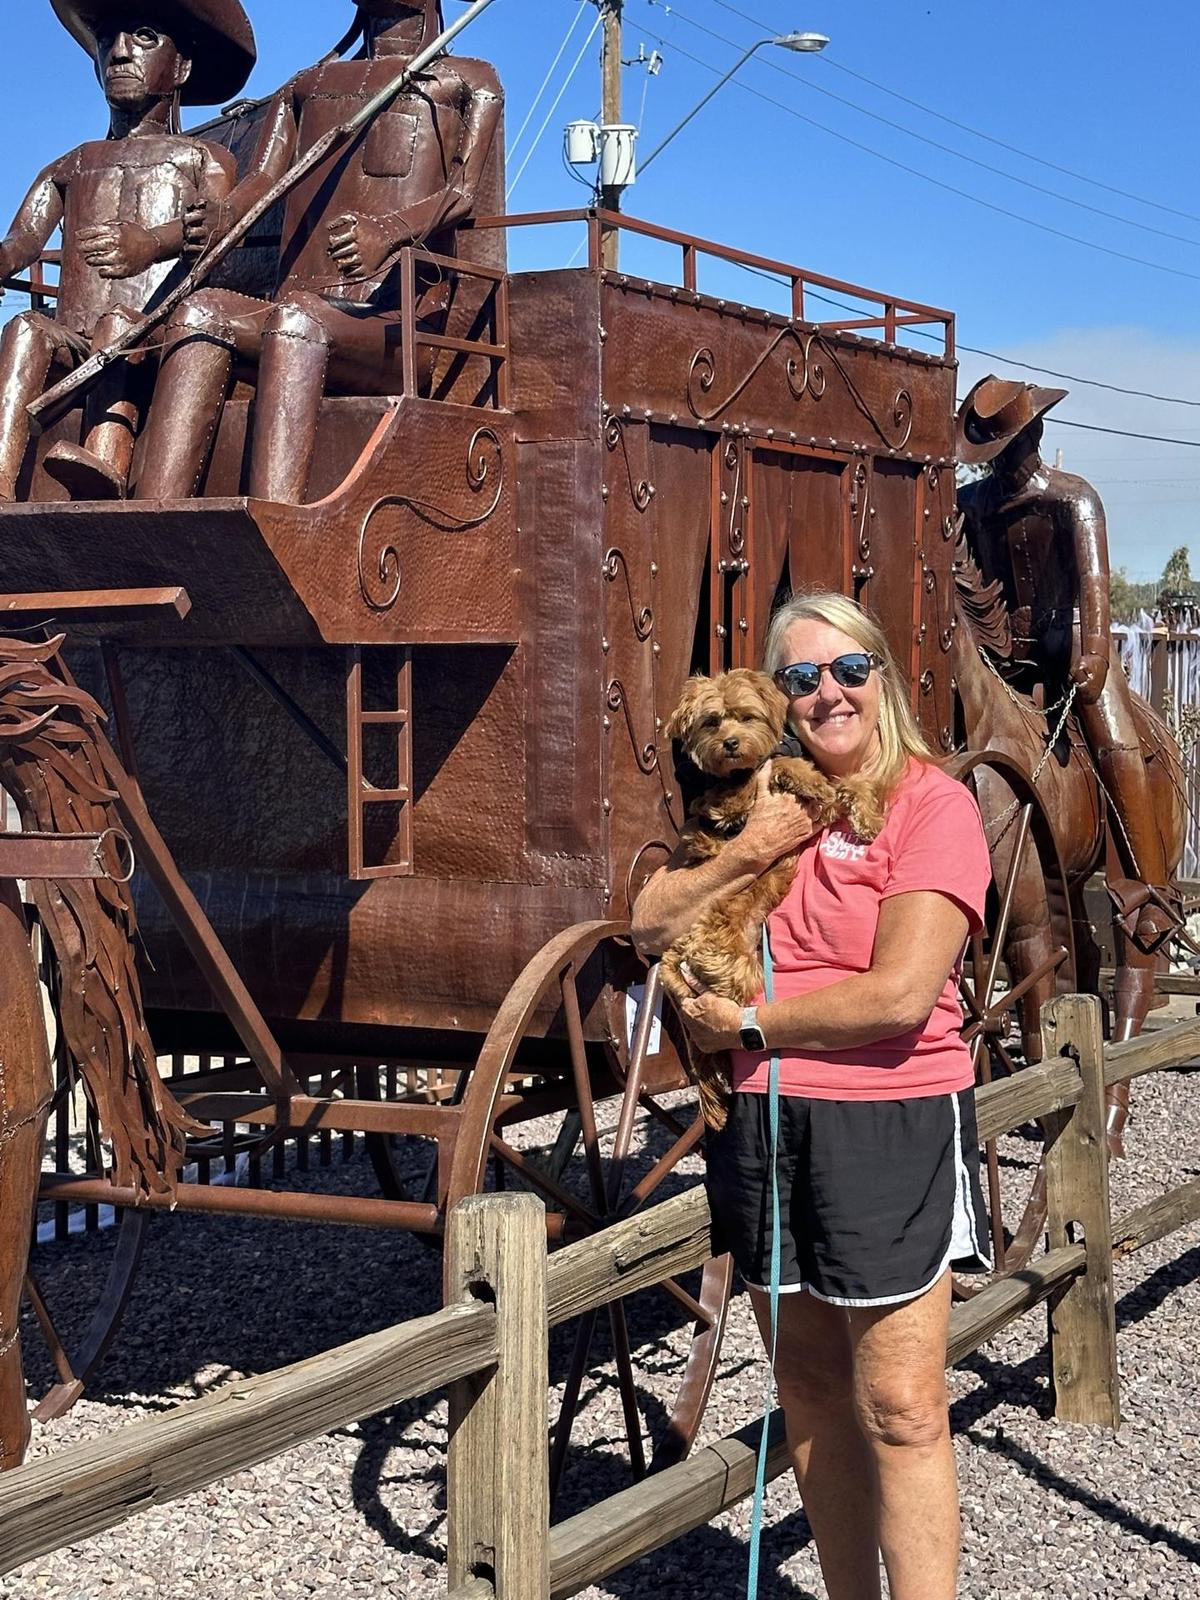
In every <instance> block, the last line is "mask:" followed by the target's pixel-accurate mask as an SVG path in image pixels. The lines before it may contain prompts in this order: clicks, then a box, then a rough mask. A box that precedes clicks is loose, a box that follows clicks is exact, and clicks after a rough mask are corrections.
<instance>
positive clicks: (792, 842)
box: [738, 761, 816, 872]
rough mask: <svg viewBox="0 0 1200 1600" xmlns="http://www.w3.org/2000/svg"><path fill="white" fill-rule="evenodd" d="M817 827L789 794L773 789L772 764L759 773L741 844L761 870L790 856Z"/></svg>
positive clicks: (740, 839)
mask: <svg viewBox="0 0 1200 1600" xmlns="http://www.w3.org/2000/svg"><path fill="white" fill-rule="evenodd" d="M815 831H816V830H815V829H814V827H813V820H812V818H811V817H810V816H809V814H808V812H807V811H806V810H805V809H804V807H803V806H802V805H801V804H800V802H799V801H798V800H797V799H795V797H794V796H793V795H790V794H774V793H772V791H771V763H770V762H769V761H768V762H767V763H766V765H765V766H763V767H762V768H761V769H760V771H759V774H758V779H757V782H756V785H755V796H754V808H753V810H752V811H751V812H750V816H749V818H748V819H747V822H746V826H745V827H744V828H743V829H742V831H741V834H740V835H739V836H738V845H739V846H740V848H741V850H742V851H743V852H744V853H745V855H746V857H747V858H748V859H749V860H750V862H751V863H752V864H753V865H754V866H755V867H756V868H757V870H758V871H759V872H765V871H766V869H767V868H768V867H770V866H773V865H774V864H775V862H776V861H778V860H779V859H780V858H781V857H782V856H790V855H791V854H792V852H793V851H794V850H799V848H800V846H801V845H802V844H803V843H804V842H805V840H807V839H811V838H812V836H813V833H814V832H815Z"/></svg>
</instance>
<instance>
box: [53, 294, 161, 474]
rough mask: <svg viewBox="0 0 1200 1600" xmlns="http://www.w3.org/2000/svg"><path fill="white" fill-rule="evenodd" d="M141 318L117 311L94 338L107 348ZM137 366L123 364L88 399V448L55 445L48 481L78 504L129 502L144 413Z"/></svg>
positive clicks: (103, 319)
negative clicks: (134, 381) (134, 380)
mask: <svg viewBox="0 0 1200 1600" xmlns="http://www.w3.org/2000/svg"><path fill="white" fill-rule="evenodd" d="M136 321H137V318H136V317H134V316H132V315H130V314H128V313H124V312H120V311H113V312H110V313H109V314H108V315H107V316H105V317H101V319H100V321H99V322H98V323H97V324H96V330H95V333H94V334H93V336H92V343H93V346H94V347H95V348H97V349H103V348H104V347H105V346H107V345H110V344H112V343H113V341H114V340H116V339H118V338H120V336H121V335H122V334H123V333H125V332H126V331H127V330H128V329H129V328H130V327H131V326H132V324H133V323H134V322H136ZM130 383H131V364H130V363H129V362H128V361H118V362H116V363H114V364H113V365H112V366H110V367H108V368H106V369H105V372H104V376H103V377H102V378H101V379H100V381H99V383H98V384H97V385H96V387H95V388H94V389H93V391H92V393H91V394H90V395H89V396H88V403H87V438H86V443H84V444H69V443H68V442H67V441H66V440H65V439H64V440H61V441H60V442H59V443H58V444H56V445H52V446H51V447H50V449H49V450H48V451H47V452H46V456H45V459H44V461H43V463H42V465H43V467H44V468H45V471H46V474H47V476H48V477H51V478H53V479H54V481H55V483H59V484H61V485H62V487H63V488H64V489H65V490H66V491H67V494H68V495H69V496H70V498H71V499H72V500H124V498H125V496H126V493H127V492H128V488H129V469H130V467H131V465H132V464H133V445H134V440H135V439H136V438H137V429H138V420H139V414H140V408H139V406H138V404H137V402H136V401H135V400H133V399H131V398H130V396H129V392H128V391H129V387H130Z"/></svg>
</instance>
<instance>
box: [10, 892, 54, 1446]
mask: <svg viewBox="0 0 1200 1600" xmlns="http://www.w3.org/2000/svg"><path fill="white" fill-rule="evenodd" d="M0 1033H2V1035H3V1039H4V1053H3V1056H2V1057H0V1470H6V1469H7V1468H9V1467H15V1466H19V1465H20V1463H21V1460H22V1458H23V1457H24V1454H25V1448H26V1446H27V1444H28V1443H29V1413H28V1410H27V1408H26V1404H25V1379H24V1374H23V1372H22V1367H21V1343H20V1322H19V1317H20V1309H21V1291H22V1287H23V1285H24V1282H25V1271H26V1267H27V1265H28V1261H29V1238H30V1230H31V1228H32V1226H33V1217H34V1210H35V1206H36V1203H37V1192H38V1172H39V1170H40V1168H41V1163H42V1143H43V1139H44V1137H45V1131H46V1118H47V1115H48V1113H49V1108H50V1100H51V1095H52V1093H53V1078H52V1075H51V1070H50V1052H49V1048H48V1046H47V1043H46V1026H45V1021H44V1019H43V1015H42V997H41V991H40V989H39V988H38V981H37V972H36V970H35V968H34V964H33V956H32V953H31V952H30V948H29V935H28V932H27V930H26V927H25V918H24V915H23V913H22V910H21V903H20V900H19V899H18V897H17V892H16V886H15V885H14V884H13V883H12V882H11V881H0Z"/></svg>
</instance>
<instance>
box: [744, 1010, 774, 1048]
mask: <svg viewBox="0 0 1200 1600" xmlns="http://www.w3.org/2000/svg"><path fill="white" fill-rule="evenodd" d="M738 1032H739V1033H740V1035H741V1040H742V1049H743V1050H765V1049H766V1048H767V1041H766V1039H765V1038H764V1037H763V1031H762V1029H761V1028H760V1027H759V1025H758V1007H757V1006H744V1007H743V1008H742V1020H741V1023H740V1025H739V1028H738Z"/></svg>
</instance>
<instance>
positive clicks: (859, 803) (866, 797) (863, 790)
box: [838, 780, 885, 840]
mask: <svg viewBox="0 0 1200 1600" xmlns="http://www.w3.org/2000/svg"><path fill="white" fill-rule="evenodd" d="M838 809H839V811H840V812H841V813H842V814H843V815H844V816H846V817H847V818H848V819H849V822H850V826H851V827H852V828H853V829H854V831H855V833H856V834H857V835H858V837H859V838H860V839H867V840H870V839H874V838H876V837H877V836H878V834H879V832H880V830H881V829H882V828H883V824H884V820H885V812H884V808H883V806H882V805H881V804H880V802H879V800H878V798H877V796H876V795H875V793H874V790H873V788H872V786H871V784H869V783H867V782H866V781H864V780H857V781H849V782H846V783H841V784H839V785H838Z"/></svg>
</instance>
